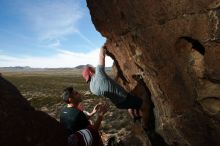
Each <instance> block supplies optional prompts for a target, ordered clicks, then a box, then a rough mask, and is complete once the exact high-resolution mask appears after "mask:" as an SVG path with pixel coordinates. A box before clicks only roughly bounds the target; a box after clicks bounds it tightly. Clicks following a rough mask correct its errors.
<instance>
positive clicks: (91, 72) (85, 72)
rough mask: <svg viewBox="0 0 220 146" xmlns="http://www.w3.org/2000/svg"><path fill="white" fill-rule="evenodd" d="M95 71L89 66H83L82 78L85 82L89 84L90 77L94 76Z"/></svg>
mask: <svg viewBox="0 0 220 146" xmlns="http://www.w3.org/2000/svg"><path fill="white" fill-rule="evenodd" d="M94 73H95V69H94V68H93V67H91V66H88V65H87V66H85V68H84V69H83V71H82V76H83V78H84V79H85V80H86V82H87V83H88V82H90V80H91V77H92V76H93V75H94Z"/></svg>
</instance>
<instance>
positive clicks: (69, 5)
mask: <svg viewBox="0 0 220 146" xmlns="http://www.w3.org/2000/svg"><path fill="white" fill-rule="evenodd" d="M22 11H23V12H24V14H25V16H26V17H27V19H28V20H29V22H30V24H31V26H33V29H34V31H36V33H37V34H38V35H39V38H40V39H41V40H47V39H49V40H53V39H58V38H61V37H64V36H66V35H69V34H72V33H74V32H76V31H78V29H77V22H78V21H79V19H80V18H82V16H83V11H82V10H81V7H80V4H79V0H62V1H61V0H53V1H49V0H45V1H41V2H40V3H33V2H29V3H28V4H25V5H24V6H23V9H22Z"/></svg>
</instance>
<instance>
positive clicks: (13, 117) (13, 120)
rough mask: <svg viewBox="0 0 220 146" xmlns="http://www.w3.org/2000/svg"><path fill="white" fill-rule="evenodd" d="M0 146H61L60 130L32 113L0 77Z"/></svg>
mask: <svg viewBox="0 0 220 146" xmlns="http://www.w3.org/2000/svg"><path fill="white" fill-rule="evenodd" d="M0 116H1V118H0V145H1V146H15V145H19V146H61V145H62V146H65V145H66V136H65V132H64V130H63V129H64V128H62V127H61V126H60V124H59V123H58V122H57V121H56V120H55V119H53V118H51V117H50V116H48V115H47V114H46V113H43V112H40V111H35V110H34V109H33V108H32V107H31V106H30V105H29V103H28V102H27V100H26V99H25V98H24V97H22V95H21V94H20V92H19V91H18V90H17V89H16V88H15V87H14V86H13V85H12V84H11V83H9V82H8V81H6V80H5V79H3V78H2V77H0Z"/></svg>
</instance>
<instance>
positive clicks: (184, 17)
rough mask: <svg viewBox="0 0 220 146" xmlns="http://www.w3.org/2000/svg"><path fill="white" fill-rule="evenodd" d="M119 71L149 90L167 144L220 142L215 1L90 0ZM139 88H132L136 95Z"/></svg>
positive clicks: (218, 10) (219, 28)
mask: <svg viewBox="0 0 220 146" xmlns="http://www.w3.org/2000/svg"><path fill="white" fill-rule="evenodd" d="M87 3H88V7H89V9H90V13H91V16H92V21H93V23H94V25H95V27H96V29H97V30H98V31H99V32H100V33H101V34H102V35H103V36H104V37H106V38H107V42H106V46H107V48H108V51H109V55H110V56H111V57H112V58H113V59H114V60H115V62H116V68H117V72H118V75H117V79H118V81H119V83H120V84H121V85H123V86H124V87H125V88H126V89H127V90H130V91H132V90H133V89H134V88H135V87H136V86H137V85H138V84H140V82H138V81H137V80H136V79H134V76H139V77H140V78H141V79H143V81H144V84H145V86H146V87H147V88H148V89H149V90H150V92H151V95H152V96H151V101H152V102H153V105H154V109H153V111H154V112H153V114H154V117H155V121H154V122H155V123H154V124H155V129H154V130H155V131H156V132H157V133H159V134H160V135H161V136H162V138H163V139H164V140H165V142H166V143H167V144H169V145H190V146H206V145H220V140H219V137H220V123H219V122H220V116H219V113H220V107H219V105H220V104H219V102H220V93H219V91H220V1H219V0H177V1H173V0H162V1H152V0H123V1H122V0H111V1H106V0H87ZM142 93H143V92H140V94H139V93H136V94H137V95H139V96H141V94H142Z"/></svg>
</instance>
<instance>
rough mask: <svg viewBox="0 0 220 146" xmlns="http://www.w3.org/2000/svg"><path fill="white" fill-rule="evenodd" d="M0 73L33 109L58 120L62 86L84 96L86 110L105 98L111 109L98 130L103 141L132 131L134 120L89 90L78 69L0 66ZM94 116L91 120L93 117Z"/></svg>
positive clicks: (119, 137)
mask: <svg viewBox="0 0 220 146" xmlns="http://www.w3.org/2000/svg"><path fill="white" fill-rule="evenodd" d="M1 73H2V76H3V77H4V78H6V79H7V80H9V81H10V82H11V83H12V84H14V85H15V86H16V87H17V88H18V90H19V91H20V92H21V94H22V95H23V96H24V97H25V98H26V99H27V100H28V101H29V102H30V104H31V106H33V107H34V108H35V109H36V110H39V111H43V112H45V113H47V114H48V115H50V116H51V117H53V118H55V119H56V120H57V121H59V112H60V110H61V108H62V107H63V106H64V102H63V101H62V99H61V98H60V95H61V94H62V91H63V89H64V88H66V87H68V86H73V87H74V88H75V89H77V90H78V91H79V92H80V93H82V94H84V95H86V97H87V99H86V100H84V101H83V105H84V107H85V109H86V110H87V111H91V110H92V109H93V107H94V106H95V105H96V104H97V103H99V102H108V103H109V104H110V110H109V111H108V112H107V114H106V116H105V118H104V120H103V121H102V126H101V129H100V133H101V134H102V138H103V141H104V142H105V143H106V142H107V139H108V138H110V137H112V136H116V137H117V140H118V141H119V140H121V139H123V138H124V137H125V136H126V135H128V134H129V131H131V126H132V124H133V122H132V120H131V118H130V117H129V116H128V114H127V111H126V110H120V109H117V108H116V107H115V106H113V105H112V103H111V102H110V101H109V100H108V99H105V98H102V97H97V96H95V95H92V94H91V93H90V92H89V86H88V85H87V84H86V82H85V81H84V79H83V78H82V76H81V69H77V68H60V69H16V70H15V69H11V70H9V69H1ZM108 74H110V75H111V71H110V70H109V71H108ZM94 118H96V117H93V119H92V120H94Z"/></svg>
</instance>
